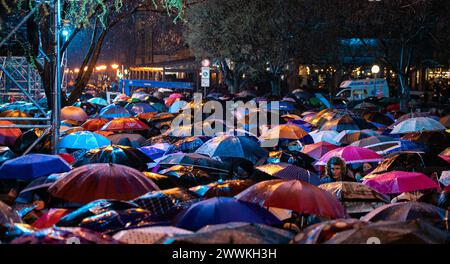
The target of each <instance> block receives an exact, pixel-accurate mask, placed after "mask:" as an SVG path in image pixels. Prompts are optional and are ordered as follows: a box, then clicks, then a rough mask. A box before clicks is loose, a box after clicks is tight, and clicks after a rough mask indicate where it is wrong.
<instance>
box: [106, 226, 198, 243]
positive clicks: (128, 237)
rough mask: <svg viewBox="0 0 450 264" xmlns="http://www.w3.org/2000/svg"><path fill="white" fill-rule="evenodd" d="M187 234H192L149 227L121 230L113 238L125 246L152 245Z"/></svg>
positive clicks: (173, 228) (172, 227) (174, 229)
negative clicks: (125, 244)
mask: <svg viewBox="0 0 450 264" xmlns="http://www.w3.org/2000/svg"><path fill="white" fill-rule="evenodd" d="M189 234H193V232H192V231H189V230H185V229H181V228H177V227H174V226H149V227H139V228H132V229H126V230H122V231H119V232H117V233H116V234H114V236H113V238H114V239H116V240H118V241H120V242H123V243H127V244H154V243H156V242H157V241H159V240H162V239H164V238H167V237H173V236H174V235H189Z"/></svg>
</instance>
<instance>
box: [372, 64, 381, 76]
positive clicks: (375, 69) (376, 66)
mask: <svg viewBox="0 0 450 264" xmlns="http://www.w3.org/2000/svg"><path fill="white" fill-rule="evenodd" d="M371 71H372V73H373V74H378V73H379V72H380V66H378V65H373V66H372V69H371Z"/></svg>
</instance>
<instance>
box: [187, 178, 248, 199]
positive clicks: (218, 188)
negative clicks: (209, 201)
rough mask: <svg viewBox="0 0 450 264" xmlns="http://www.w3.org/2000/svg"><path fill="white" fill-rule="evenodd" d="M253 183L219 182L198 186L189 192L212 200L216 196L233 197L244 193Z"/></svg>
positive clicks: (239, 181) (237, 181) (240, 181)
mask: <svg viewBox="0 0 450 264" xmlns="http://www.w3.org/2000/svg"><path fill="white" fill-rule="evenodd" d="M254 183H255V182H253V181H252V180H226V181H222V180H219V181H217V182H213V183H210V184H207V185H199V186H195V187H192V188H190V189H189V190H190V191H192V192H195V193H196V194H198V195H199V196H201V197H204V198H212V197H218V196H226V197H233V196H235V195H237V194H238V193H240V192H242V191H244V190H245V189H247V188H248V187H250V186H251V185H253V184H254Z"/></svg>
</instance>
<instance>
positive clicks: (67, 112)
mask: <svg viewBox="0 0 450 264" xmlns="http://www.w3.org/2000/svg"><path fill="white" fill-rule="evenodd" d="M61 119H62V120H75V121H79V122H84V121H86V120H87V119H88V115H87V114H86V112H84V110H83V109H82V108H80V107H76V106H66V107H63V108H62V109H61Z"/></svg>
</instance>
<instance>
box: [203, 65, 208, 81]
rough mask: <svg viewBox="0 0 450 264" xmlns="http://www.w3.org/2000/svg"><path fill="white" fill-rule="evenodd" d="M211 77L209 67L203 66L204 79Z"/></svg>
mask: <svg viewBox="0 0 450 264" xmlns="http://www.w3.org/2000/svg"><path fill="white" fill-rule="evenodd" d="M206 78H208V79H209V67H202V79H206Z"/></svg>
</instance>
